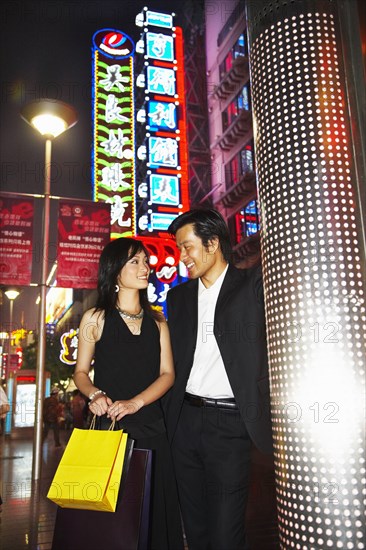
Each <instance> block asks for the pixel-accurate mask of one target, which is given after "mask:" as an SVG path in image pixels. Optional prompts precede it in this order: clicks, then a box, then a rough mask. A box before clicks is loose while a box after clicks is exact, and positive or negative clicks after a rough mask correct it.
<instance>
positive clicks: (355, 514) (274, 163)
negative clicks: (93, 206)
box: [248, 0, 366, 550]
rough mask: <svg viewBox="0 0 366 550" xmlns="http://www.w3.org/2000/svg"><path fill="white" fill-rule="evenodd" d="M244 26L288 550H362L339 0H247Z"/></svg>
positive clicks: (357, 304) (359, 363)
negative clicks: (246, 26)
mask: <svg viewBox="0 0 366 550" xmlns="http://www.w3.org/2000/svg"><path fill="white" fill-rule="evenodd" d="M248 22H249V23H248V24H249V31H250V38H251V48H250V51H251V76H252V97H253V113H254V122H255V125H254V126H255V129H256V133H255V148H256V161H257V171H258V182H259V200H260V203H261V212H262V230H261V232H262V259H263V272H264V284H265V301H266V315H267V327H268V346H269V358H270V374H271V398H272V409H273V434H274V444H275V469H276V488H277V503H278V518H279V529H280V541H281V547H282V548H284V549H286V550H287V549H289V548H299V549H304V550H305V549H306V550H309V549H319V550H320V549H321V550H324V549H325V548H344V549H356V548H357V549H363V548H365V517H364V516H365V358H366V342H365V338H366V323H365V288H364V285H365V256H364V249H363V244H362V231H361V222H360V206H361V205H360V204H358V194H357V174H356V170H355V162H354V156H353V154H354V153H353V151H354V149H353V144H352V128H351V124H350V122H351V121H350V119H349V110H348V109H349V104H348V102H349V97H348V96H347V86H346V84H347V83H346V76H345V75H346V73H345V65H344V60H343V57H342V40H341V33H340V24H341V22H340V19H339V17H338V9H337V2H334V1H333V2H332V1H326V0H323V1H312V2H306V1H302V0H298V1H297V2H286V1H284V0H278V1H275V2H272V1H268V2H266V1H263V0H261V1H256V0H248ZM356 29H357V21H355V25H354V32H355V31H356ZM353 122H354V121H353Z"/></svg>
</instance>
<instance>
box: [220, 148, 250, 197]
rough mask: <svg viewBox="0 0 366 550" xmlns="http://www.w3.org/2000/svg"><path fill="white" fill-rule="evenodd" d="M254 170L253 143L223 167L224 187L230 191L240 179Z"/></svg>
mask: <svg viewBox="0 0 366 550" xmlns="http://www.w3.org/2000/svg"><path fill="white" fill-rule="evenodd" d="M252 170H254V155H253V142H251V143H249V144H247V145H245V147H243V149H241V150H240V151H239V153H237V154H236V155H235V157H233V158H232V159H231V160H230V161H229V162H228V163H227V164H226V165H225V187H226V189H230V187H232V186H233V185H235V184H236V183H237V182H238V181H239V180H240V178H241V177H242V176H243V175H244V174H245V173H246V172H249V171H252Z"/></svg>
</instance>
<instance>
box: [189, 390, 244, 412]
mask: <svg viewBox="0 0 366 550" xmlns="http://www.w3.org/2000/svg"><path fill="white" fill-rule="evenodd" d="M184 401H186V402H187V403H189V404H190V405H193V406H194V407H216V408H218V409H231V410H234V411H235V410H238V405H237V404H236V402H235V399H234V398H232V397H230V398H227V399H225V398H219V399H213V398H212V397H200V396H199V395H192V394H191V393H187V392H186V393H185V394H184Z"/></svg>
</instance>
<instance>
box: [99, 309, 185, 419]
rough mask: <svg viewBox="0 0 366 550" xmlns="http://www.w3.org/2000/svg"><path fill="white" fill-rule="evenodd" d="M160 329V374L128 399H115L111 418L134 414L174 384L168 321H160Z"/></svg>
mask: <svg viewBox="0 0 366 550" xmlns="http://www.w3.org/2000/svg"><path fill="white" fill-rule="evenodd" d="M159 329H160V348H161V352H160V374H159V376H158V378H157V379H156V380H155V381H154V382H153V383H152V384H150V386H148V387H147V388H146V389H145V390H143V391H142V392H140V393H139V394H137V395H135V397H133V398H132V399H128V400H126V401H115V402H114V403H113V404H112V405H111V406H110V407H109V408H108V415H109V416H110V417H111V418H115V419H116V420H120V419H121V418H123V417H124V416H126V415H127V414H134V413H136V412H137V411H139V410H140V409H141V408H142V407H143V406H145V405H150V403H153V402H154V401H157V399H160V397H162V396H163V395H164V394H165V393H166V392H167V391H168V390H169V388H171V387H172V385H173V384H174V379H175V374H174V364H173V354H172V348H171V345H170V335H169V329H168V325H167V323H166V321H165V320H164V321H161V322H159Z"/></svg>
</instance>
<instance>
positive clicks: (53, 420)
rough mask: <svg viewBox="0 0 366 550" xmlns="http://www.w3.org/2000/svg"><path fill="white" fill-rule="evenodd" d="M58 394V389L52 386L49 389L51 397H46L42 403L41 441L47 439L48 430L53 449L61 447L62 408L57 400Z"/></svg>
mask: <svg viewBox="0 0 366 550" xmlns="http://www.w3.org/2000/svg"><path fill="white" fill-rule="evenodd" d="M59 393H60V390H59V388H58V387H57V386H53V387H52V388H51V395H50V396H49V397H46V399H45V400H44V402H43V441H45V440H46V439H47V436H48V432H49V430H52V431H53V438H54V441H55V447H61V443H60V419H61V417H62V412H63V406H62V405H61V403H60V402H59V399H58V394H59Z"/></svg>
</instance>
